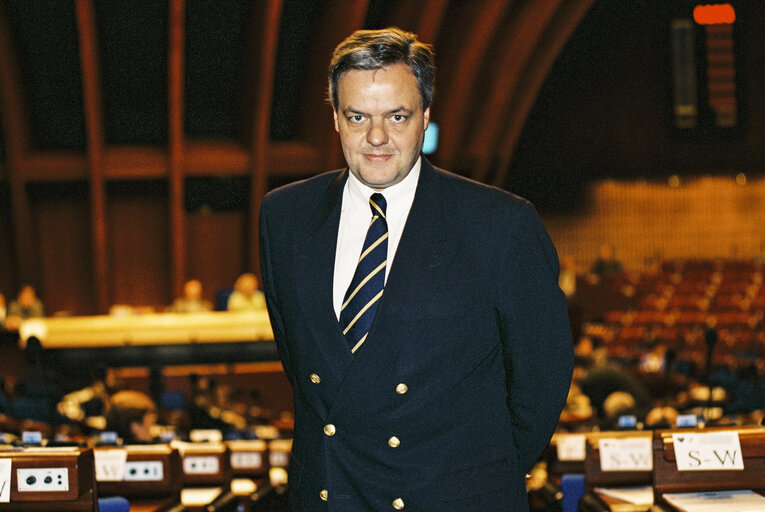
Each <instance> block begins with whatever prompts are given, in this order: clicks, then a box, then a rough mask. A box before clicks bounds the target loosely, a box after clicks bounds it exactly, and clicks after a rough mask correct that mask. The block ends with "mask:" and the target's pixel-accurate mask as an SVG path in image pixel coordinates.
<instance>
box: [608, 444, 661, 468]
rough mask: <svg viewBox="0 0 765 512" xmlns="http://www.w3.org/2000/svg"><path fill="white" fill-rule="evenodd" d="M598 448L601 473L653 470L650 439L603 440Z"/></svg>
mask: <svg viewBox="0 0 765 512" xmlns="http://www.w3.org/2000/svg"><path fill="white" fill-rule="evenodd" d="M598 448H599V449H600V469H601V471H651V470H653V452H652V450H651V438H650V437H624V438H603V439H599V440H598Z"/></svg>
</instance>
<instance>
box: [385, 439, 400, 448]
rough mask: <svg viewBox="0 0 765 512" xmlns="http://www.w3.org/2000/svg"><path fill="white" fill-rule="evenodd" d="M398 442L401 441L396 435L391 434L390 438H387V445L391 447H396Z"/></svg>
mask: <svg viewBox="0 0 765 512" xmlns="http://www.w3.org/2000/svg"><path fill="white" fill-rule="evenodd" d="M400 444H401V441H400V440H399V438H398V437H396V436H393V437H391V438H390V439H388V446H390V447H391V448H398V446H399V445H400Z"/></svg>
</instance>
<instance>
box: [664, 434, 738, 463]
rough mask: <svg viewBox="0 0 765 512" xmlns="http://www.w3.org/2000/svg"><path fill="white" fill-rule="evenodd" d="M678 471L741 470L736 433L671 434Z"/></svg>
mask: <svg viewBox="0 0 765 512" xmlns="http://www.w3.org/2000/svg"><path fill="white" fill-rule="evenodd" d="M672 442H673V443H674V445H675V459H676V460H677V470H678V471H710V470H717V471H719V470H739V471H741V470H743V469H744V456H743V454H742V453H741V443H740V442H739V439H738V432H734V431H725V432H705V433H701V432H694V433H681V434H672Z"/></svg>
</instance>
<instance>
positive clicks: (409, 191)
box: [348, 156, 422, 210]
mask: <svg viewBox="0 0 765 512" xmlns="http://www.w3.org/2000/svg"><path fill="white" fill-rule="evenodd" d="M421 168H422V156H419V157H418V158H417V161H416V162H415V163H414V165H413V166H412V169H411V170H410V171H409V174H407V175H406V177H405V178H404V179H403V180H401V181H399V182H398V183H396V184H395V185H391V186H390V187H386V188H385V189H383V190H382V192H381V194H382V195H383V196H384V197H385V202H386V203H388V205H389V206H390V205H391V204H393V203H398V204H402V203H404V204H406V203H407V202H408V203H409V204H411V202H412V200H413V199H414V193H415V191H416V190H417V182H418V181H419V178H420V169H421ZM375 192H377V190H375V189H373V188H372V187H369V186H367V185H365V184H363V183H362V182H361V181H359V179H358V178H357V177H356V176H354V174H353V173H352V172H350V171H349V172H348V193H349V194H350V196H351V200H352V201H358V202H363V203H364V204H366V203H367V202H369V197H370V196H371V195H372V194H374V193H375ZM407 210H408V208H407Z"/></svg>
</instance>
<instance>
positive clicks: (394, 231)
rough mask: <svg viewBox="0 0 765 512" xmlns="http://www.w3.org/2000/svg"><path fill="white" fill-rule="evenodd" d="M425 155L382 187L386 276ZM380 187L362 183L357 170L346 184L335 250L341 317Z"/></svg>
mask: <svg viewBox="0 0 765 512" xmlns="http://www.w3.org/2000/svg"><path fill="white" fill-rule="evenodd" d="M421 159H422V157H420V158H418V159H417V161H416V162H415V164H414V167H412V170H411V171H409V174H407V176H406V178H404V179H403V180H401V181H400V182H398V183H396V184H395V185H391V186H390V187H387V188H386V189H385V190H383V191H382V195H383V196H384V197H385V202H386V204H387V208H386V210H385V217H386V218H387V220H388V263H387V266H386V268H385V280H386V282H387V280H388V274H389V273H390V268H391V265H392V263H393V257H394V256H395V254H396V249H397V248H398V243H399V241H400V240H401V234H402V233H403V231H404V225H405V224H406V218H407V217H408V216H409V210H410V209H411V208H412V202H413V201H414V193H415V191H416V190H417V182H418V180H419V177H420V167H421V165H422V162H421ZM375 192H377V191H376V190H374V189H372V188H370V187H368V186H366V185H364V184H363V183H361V182H360V181H359V180H358V178H356V177H355V176H354V175H353V173H349V174H348V180H347V181H346V182H345V187H344V188H343V206H342V210H341V212H340V229H339V231H338V234H337V248H336V250H335V274H334V280H333V290H332V298H333V301H332V302H333V305H334V307H335V316H337V318H338V319H339V318H340V307H341V306H342V304H343V298H344V297H345V292H346V290H347V289H348V286H350V284H351V280H352V279H353V273H354V272H355V271H356V264H357V263H358V261H359V255H360V254H361V249H362V247H363V246H364V238H366V235H367V229H368V228H369V222H370V221H371V220H372V210H371V209H370V208H369V197H370V196H371V195H372V194H373V193H375Z"/></svg>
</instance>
